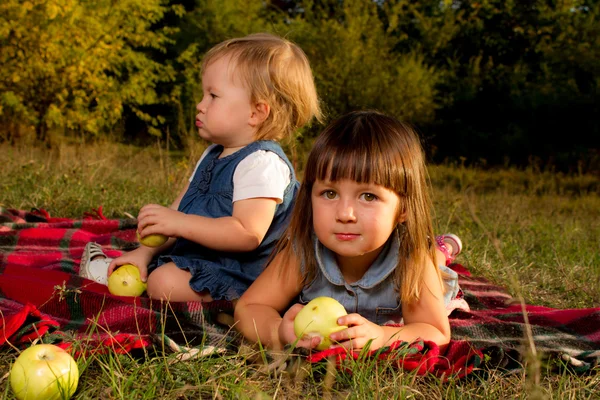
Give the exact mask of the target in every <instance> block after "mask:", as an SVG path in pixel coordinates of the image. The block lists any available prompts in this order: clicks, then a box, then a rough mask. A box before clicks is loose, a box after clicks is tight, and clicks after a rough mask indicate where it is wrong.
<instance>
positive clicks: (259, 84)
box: [202, 33, 321, 140]
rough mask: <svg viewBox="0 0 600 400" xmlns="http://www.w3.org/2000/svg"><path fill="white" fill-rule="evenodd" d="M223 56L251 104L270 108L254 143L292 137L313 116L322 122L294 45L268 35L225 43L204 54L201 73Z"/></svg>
mask: <svg viewBox="0 0 600 400" xmlns="http://www.w3.org/2000/svg"><path fill="white" fill-rule="evenodd" d="M222 57H231V60H232V62H233V64H234V66H233V69H232V71H231V73H232V74H234V75H235V78H236V79H240V81H241V82H242V83H243V85H244V86H245V87H246V88H247V89H248V90H249V91H250V101H251V102H252V103H253V104H255V103H257V102H259V101H264V102H266V103H267V104H269V107H270V108H271V110H270V113H269V116H268V117H267V119H266V120H265V121H264V122H263V123H262V124H261V125H260V126H259V127H258V131H257V133H256V140H280V139H283V138H291V137H293V134H294V132H295V131H296V130H297V129H298V128H300V127H302V126H304V125H306V124H307V123H308V122H310V121H311V119H312V118H313V117H315V118H316V119H317V120H318V121H321V109H320V106H319V99H318V96H317V89H316V87H315V82H314V77H313V74H312V71H311V69H310V64H309V62H308V58H307V57H306V54H304V51H302V49H301V48H300V47H298V46H297V45H296V44H294V43H292V42H290V41H289V40H286V39H283V38H280V37H278V36H275V35H271V34H268V33H256V34H252V35H248V36H245V37H242V38H235V39H230V40H226V41H224V42H221V43H219V44H218V45H216V46H215V47H213V48H212V49H210V50H209V51H208V52H207V53H206V54H205V56H204V59H203V60H202V70H203V71H204V70H205V69H206V67H207V66H208V65H210V64H211V63H212V62H214V61H216V60H217V59H220V58H222Z"/></svg>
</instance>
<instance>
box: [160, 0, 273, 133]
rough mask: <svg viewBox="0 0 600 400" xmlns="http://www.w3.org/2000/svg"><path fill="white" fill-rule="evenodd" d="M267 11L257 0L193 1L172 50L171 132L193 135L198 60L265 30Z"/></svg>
mask: <svg viewBox="0 0 600 400" xmlns="http://www.w3.org/2000/svg"><path fill="white" fill-rule="evenodd" d="M266 15H267V10H266V9H265V7H264V4H263V3H262V2H259V1H243V0H223V1H219V2H215V1H210V0H195V1H193V5H191V8H190V9H189V10H188V12H186V14H185V15H184V17H183V18H182V20H181V22H180V24H179V27H180V31H179V33H178V34H177V35H176V37H175V39H176V42H175V44H174V45H173V46H171V48H172V50H173V53H174V54H173V59H174V60H175V63H174V67H175V69H176V71H177V84H176V85H175V87H174V89H173V92H172V99H173V101H174V103H175V104H176V110H175V114H176V116H177V117H176V118H174V119H173V120H172V121H171V124H172V128H173V129H172V131H173V132H175V133H176V136H178V137H185V136H186V135H189V134H191V135H192V136H195V135H196V134H197V133H196V128H195V126H194V119H195V114H196V104H197V103H198V102H200V100H201V99H202V74H201V71H200V65H201V64H202V57H203V56H204V53H206V51H208V50H209V49H210V48H211V47H212V46H214V45H215V44H217V43H220V42H222V41H223V40H226V39H231V38H234V37H240V36H246V35H248V34H250V33H253V32H262V31H266V30H268V29H267V21H266Z"/></svg>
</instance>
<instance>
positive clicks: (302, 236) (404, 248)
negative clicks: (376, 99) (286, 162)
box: [277, 111, 439, 303]
mask: <svg viewBox="0 0 600 400" xmlns="http://www.w3.org/2000/svg"><path fill="white" fill-rule="evenodd" d="M340 179H351V180H353V181H356V182H359V183H362V182H365V183H375V184H377V185H382V186H384V187H386V188H387V189H390V190H393V191H394V192H396V193H397V194H398V195H399V196H400V210H399V213H401V214H402V215H403V216H404V221H403V222H402V223H401V224H400V223H399V224H398V227H397V230H398V233H399V235H400V248H399V257H398V266H397V268H396V273H395V277H394V281H395V284H396V286H397V288H398V292H399V295H400V299H401V301H402V302H403V303H411V302H413V301H416V300H417V299H418V298H419V296H420V293H421V289H422V283H423V279H422V277H423V265H425V263H426V262H427V261H428V259H431V260H435V249H434V247H433V244H432V243H433V238H434V237H433V224H432V220H431V195H430V185H429V179H428V175H427V169H426V167H425V160H424V155H423V149H422V146H421V143H420V141H419V138H418V136H417V135H416V134H415V132H414V131H413V129H412V128H411V127H410V126H408V125H407V124H405V123H403V122H400V121H398V120H397V119H395V118H392V117H390V116H387V115H384V114H381V113H379V112H376V111H356V112H351V113H349V114H346V115H344V116H342V117H341V118H339V119H337V120H335V121H334V122H332V123H331V124H330V125H329V126H327V128H325V130H324V131H323V132H322V133H321V134H320V135H319V137H317V139H316V140H315V142H314V145H313V148H312V150H311V152H310V155H309V156H308V161H307V163H306V169H305V171H304V178H303V181H302V185H301V187H300V191H299V193H298V197H297V199H296V204H295V206H294V212H293V215H292V218H291V222H290V225H289V227H288V229H287V232H286V235H284V237H283V238H282V240H281V241H280V242H279V244H278V249H277V250H278V251H282V252H283V253H284V254H283V256H284V259H283V260H284V262H283V264H281V265H282V266H283V268H285V265H287V262H286V261H287V260H289V256H290V255H291V252H292V251H293V252H294V254H295V255H296V257H297V258H298V260H299V262H300V263H301V264H302V278H303V283H304V284H307V283H309V282H310V281H311V280H312V279H313V278H314V276H315V274H316V272H317V268H318V266H317V264H316V257H315V253H314V247H313V243H312V238H311V237H312V234H313V226H312V223H313V222H312V217H313V215H312V204H311V192H312V187H313V184H314V183H315V181H316V180H330V181H337V180H340ZM395 217H396V218H399V216H395ZM286 254H287V256H286ZM436 270H437V268H436ZM438 274H439V271H438Z"/></svg>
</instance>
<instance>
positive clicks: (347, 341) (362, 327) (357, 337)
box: [329, 314, 385, 350]
mask: <svg viewBox="0 0 600 400" xmlns="http://www.w3.org/2000/svg"><path fill="white" fill-rule="evenodd" d="M338 325H348V329H344V330H341V331H339V332H334V333H332V334H331V335H329V337H330V338H331V341H332V342H337V345H336V346H337V347H344V348H346V349H348V350H360V349H362V348H363V347H365V346H366V345H367V343H368V342H369V340H371V339H372V340H373V341H372V342H371V344H370V345H369V350H375V349H378V348H380V347H381V346H383V345H384V344H385V343H384V339H385V332H384V330H383V327H381V326H380V325H377V324H374V323H373V322H371V321H369V320H368V319H366V318H364V317H363V316H361V315H360V314H348V315H344V316H343V317H340V318H338Z"/></svg>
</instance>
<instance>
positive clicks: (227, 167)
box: [149, 140, 299, 300]
mask: <svg viewBox="0 0 600 400" xmlns="http://www.w3.org/2000/svg"><path fill="white" fill-rule="evenodd" d="M259 150H265V151H271V152H273V153H275V154H277V155H278V156H279V157H280V158H281V159H282V160H283V161H284V162H285V163H286V164H287V166H288V168H289V169H290V183H289V184H288V186H287V187H286V189H285V192H284V195H283V201H282V203H280V204H278V205H277V207H276V209H275V216H274V218H273V222H271V226H270V227H269V230H268V231H267V234H266V235H265V237H264V239H263V241H262V242H261V244H260V245H259V246H258V248H257V249H255V250H253V251H249V252H224V251H217V250H213V249H210V248H207V247H204V246H202V245H200V244H198V243H195V242H192V241H190V240H187V239H184V238H177V240H176V241H175V244H174V246H173V248H172V249H171V251H170V252H169V253H166V254H163V255H161V256H159V257H158V259H157V260H156V262H155V263H152V264H153V265H152V266H151V267H150V268H149V270H150V272H152V270H153V269H155V268H157V267H160V266H161V265H163V264H165V263H168V262H174V263H175V265H177V267H179V268H181V269H185V270H188V271H190V273H191V274H192V277H191V279H190V287H191V288H192V289H193V290H194V291H196V292H202V291H208V292H209V293H210V295H211V297H212V298H213V299H214V300H221V299H224V300H233V299H238V298H239V297H240V296H241V295H242V294H243V293H244V292H245V291H246V289H248V287H249V286H250V284H251V283H252V282H253V281H254V280H255V279H256V278H257V277H258V275H259V274H260V272H261V271H262V270H263V268H264V267H265V264H266V262H267V259H268V257H269V255H270V254H271V251H272V250H273V249H274V247H275V245H276V243H277V240H278V239H279V238H280V237H281V235H282V234H283V232H284V230H285V229H286V227H287V225H288V223H289V218H290V217H291V211H292V206H293V203H294V200H295V198H296V193H297V191H298V188H299V183H298V181H297V179H296V176H295V174H294V168H293V167H292V164H291V163H290V161H289V160H288V158H287V156H286V155H285V153H284V152H283V150H282V148H281V146H279V144H278V143H277V142H274V141H269V140H261V141H256V142H253V143H251V144H249V145H247V146H246V147H244V148H242V149H240V150H238V151H236V152H235V153H233V154H230V155H228V156H226V157H223V158H219V155H220V154H221V152H222V151H223V146H220V145H219V146H214V148H213V149H212V150H210V151H209V152H208V154H206V156H205V157H204V159H203V160H202V162H201V163H200V165H199V167H198V169H197V170H196V173H195V174H194V177H193V178H192V181H191V182H190V186H189V188H188V190H187V192H186V193H185V195H184V196H183V198H182V199H181V202H180V204H179V208H178V211H181V212H183V213H185V214H195V215H201V216H203V217H210V218H219V217H228V216H231V215H232V214H233V202H232V198H233V174H234V172H235V169H236V167H237V165H238V164H239V163H240V161H242V160H243V159H244V158H246V157H247V156H248V155H250V154H251V153H254V152H256V151H259Z"/></svg>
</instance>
